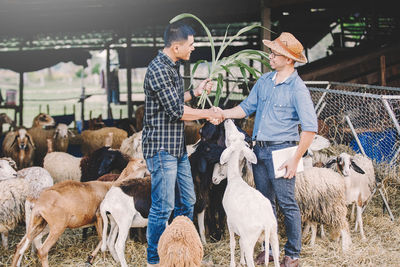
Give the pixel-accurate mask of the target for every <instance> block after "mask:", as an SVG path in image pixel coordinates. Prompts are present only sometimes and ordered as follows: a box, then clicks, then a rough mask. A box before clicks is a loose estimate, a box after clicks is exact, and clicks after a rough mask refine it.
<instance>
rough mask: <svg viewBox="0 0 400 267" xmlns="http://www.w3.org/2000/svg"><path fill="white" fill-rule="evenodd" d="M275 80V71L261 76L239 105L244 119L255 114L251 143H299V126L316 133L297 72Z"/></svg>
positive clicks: (307, 96) (308, 99) (310, 106)
mask: <svg viewBox="0 0 400 267" xmlns="http://www.w3.org/2000/svg"><path fill="white" fill-rule="evenodd" d="M275 79H276V71H274V72H268V73H266V74H264V75H263V76H261V77H260V78H259V79H258V81H257V83H256V84H255V85H254V87H253V89H251V92H250V94H249V96H248V97H247V98H246V99H245V100H243V102H242V103H240V107H241V108H242V109H243V110H244V112H245V113H246V115H247V116H249V115H250V114H252V113H253V112H256V118H255V120H254V129H253V140H258V141H299V139H300V136H299V130H298V125H299V124H300V125H301V129H302V131H310V132H317V131H318V122H317V116H316V114H315V111H314V104H313V102H312V100H311V96H310V92H309V91H308V89H307V87H306V85H305V84H304V82H303V80H302V79H301V78H300V76H299V75H298V74H297V71H296V70H295V71H294V72H293V73H292V74H291V75H290V76H289V77H288V78H287V79H286V80H285V81H283V82H281V83H279V84H275Z"/></svg>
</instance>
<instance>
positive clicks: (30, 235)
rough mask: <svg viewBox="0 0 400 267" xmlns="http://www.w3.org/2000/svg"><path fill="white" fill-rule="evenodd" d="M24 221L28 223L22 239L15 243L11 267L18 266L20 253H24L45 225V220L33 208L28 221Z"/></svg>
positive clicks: (20, 257)
mask: <svg viewBox="0 0 400 267" xmlns="http://www.w3.org/2000/svg"><path fill="white" fill-rule="evenodd" d="M26 223H29V226H28V229H27V233H26V234H25V235H24V237H23V238H22V240H21V241H20V242H19V243H18V245H17V248H16V251H15V254H14V257H13V261H12V264H11V266H13V267H15V266H20V264H21V259H22V255H23V254H24V252H25V250H27V249H28V247H29V245H30V244H31V242H32V240H34V239H35V237H36V236H38V235H39V234H40V233H41V232H42V231H43V230H44V228H45V227H46V225H47V222H46V221H45V219H44V218H43V217H42V215H41V214H40V212H39V211H38V210H37V209H34V210H33V211H32V215H31V218H30V220H29V222H26Z"/></svg>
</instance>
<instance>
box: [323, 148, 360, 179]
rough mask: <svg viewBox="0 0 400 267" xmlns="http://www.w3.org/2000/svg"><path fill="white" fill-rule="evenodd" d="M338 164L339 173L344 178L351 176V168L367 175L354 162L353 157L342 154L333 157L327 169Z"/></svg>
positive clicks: (327, 164) (328, 162) (326, 165)
mask: <svg viewBox="0 0 400 267" xmlns="http://www.w3.org/2000/svg"><path fill="white" fill-rule="evenodd" d="M334 163H336V164H337V168H338V171H339V172H340V173H342V174H343V176H349V175H350V168H352V169H353V170H354V171H356V172H358V173H361V174H365V172H364V170H363V169H361V168H360V167H359V166H358V165H357V164H356V163H355V162H354V160H353V157H352V156H350V155H349V154H347V153H341V154H340V155H339V156H338V157H332V158H330V159H329V160H328V161H327V162H326V164H325V167H327V168H330V167H332V165H333V164H334Z"/></svg>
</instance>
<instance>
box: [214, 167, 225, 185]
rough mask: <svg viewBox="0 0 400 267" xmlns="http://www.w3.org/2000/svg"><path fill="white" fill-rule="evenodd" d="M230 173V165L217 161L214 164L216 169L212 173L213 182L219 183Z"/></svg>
mask: <svg viewBox="0 0 400 267" xmlns="http://www.w3.org/2000/svg"><path fill="white" fill-rule="evenodd" d="M227 173H228V165H227V164H223V165H222V164H220V163H216V164H215V165H214V170H213V174H212V182H213V184H219V183H220V182H221V181H222V180H224V179H225V178H226V175H227Z"/></svg>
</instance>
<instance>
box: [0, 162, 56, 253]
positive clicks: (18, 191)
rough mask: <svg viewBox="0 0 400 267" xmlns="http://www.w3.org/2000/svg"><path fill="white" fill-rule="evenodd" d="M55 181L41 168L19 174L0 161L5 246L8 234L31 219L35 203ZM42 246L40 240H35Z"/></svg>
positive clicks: (0, 218)
mask: <svg viewBox="0 0 400 267" xmlns="http://www.w3.org/2000/svg"><path fill="white" fill-rule="evenodd" d="M52 185H53V179H52V178H51V176H50V174H49V173H48V172H47V171H46V170H45V169H43V168H41V167H30V168H25V169H22V170H20V171H18V172H15V170H14V169H13V168H12V167H11V166H10V164H9V162H8V161H6V160H0V196H1V197H0V232H1V233H2V243H3V246H4V247H5V248H6V247H7V232H8V231H9V230H12V229H14V228H15V227H16V225H17V224H18V223H19V222H20V221H22V218H23V216H24V214H25V222H28V221H29V219H30V214H31V210H32V208H33V202H32V201H34V200H35V199H37V198H38V197H39V195H40V193H41V192H42V190H43V189H45V188H47V187H49V186H52ZM34 244H35V247H38V246H40V238H37V239H35V241H34Z"/></svg>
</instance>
